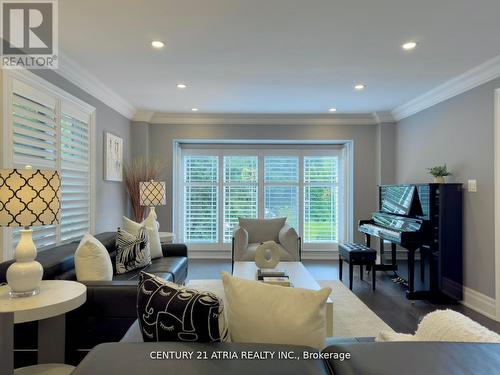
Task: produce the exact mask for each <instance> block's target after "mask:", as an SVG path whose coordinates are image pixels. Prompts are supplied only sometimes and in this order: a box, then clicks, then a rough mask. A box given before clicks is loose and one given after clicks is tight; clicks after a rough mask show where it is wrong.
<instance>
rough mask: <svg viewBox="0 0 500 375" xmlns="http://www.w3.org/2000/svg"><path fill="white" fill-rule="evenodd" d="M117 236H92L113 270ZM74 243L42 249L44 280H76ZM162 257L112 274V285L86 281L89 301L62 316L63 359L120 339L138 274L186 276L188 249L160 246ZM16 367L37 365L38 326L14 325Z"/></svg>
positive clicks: (178, 279)
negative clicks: (106, 251)
mask: <svg viewBox="0 0 500 375" xmlns="http://www.w3.org/2000/svg"><path fill="white" fill-rule="evenodd" d="M115 236H116V233H115V232H106V233H101V234H98V235H96V236H95V237H96V238H97V239H98V240H99V241H101V243H102V244H103V245H104V246H105V247H106V249H107V250H108V251H109V254H110V256H111V260H112V263H113V268H114V266H115V257H116V246H115ZM78 243H79V242H78V241H76V242H72V243H69V244H64V245H59V246H54V247H51V248H48V249H44V250H43V251H40V252H39V253H38V256H37V261H38V262H40V263H41V264H42V266H43V269H44V275H43V278H44V279H45V280H76V273H75V261H74V253H75V251H76V249H77V247H78ZM162 250H163V257H162V258H158V259H153V261H152V263H151V264H150V265H148V266H146V267H144V268H143V269H138V270H134V271H131V272H128V273H125V274H121V275H117V274H116V270H115V269H114V271H115V272H114V273H115V275H114V276H113V280H112V281H98V282H85V283H84V284H86V285H87V301H86V303H85V304H84V305H83V306H81V307H80V308H78V309H76V310H74V311H72V312H70V313H68V314H66V361H67V362H68V363H73V364H76V363H78V362H79V361H80V360H81V359H82V358H83V357H84V356H85V354H86V353H87V352H88V351H89V350H90V349H92V348H93V347H94V346H95V345H97V344H100V343H104V342H113V341H119V340H120V339H121V338H122V337H123V335H124V334H125V332H127V330H128V328H129V327H130V325H131V324H132V323H133V322H134V321H135V320H136V319H137V313H136V306H135V304H136V296H137V282H138V276H139V273H140V271H141V270H144V271H147V272H150V273H154V274H157V275H158V276H160V277H162V278H164V279H166V280H169V281H172V282H175V283H179V284H181V283H183V282H184V281H185V279H186V277H187V272H188V259H187V247H186V246H185V245H183V244H164V245H162ZM12 262H13V261H8V262H4V263H0V284H2V283H5V282H6V279H5V274H6V272H7V268H8V267H9V266H10V264H11V263H12ZM14 335H15V342H14V346H15V349H16V352H15V365H16V367H18V366H21V365H23V366H24V365H30V364H34V363H36V356H37V352H36V347H37V323H36V322H33V323H25V324H17V325H16V327H15V332H14Z"/></svg>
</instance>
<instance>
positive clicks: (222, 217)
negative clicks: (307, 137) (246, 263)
mask: <svg viewBox="0 0 500 375" xmlns="http://www.w3.org/2000/svg"><path fill="white" fill-rule="evenodd" d="M178 160H179V165H178V168H177V175H176V178H177V181H178V184H177V187H176V189H177V192H176V199H175V200H176V204H177V206H176V210H175V213H174V215H175V217H176V218H177V219H178V221H177V222H176V232H177V235H178V236H179V238H180V239H181V241H184V242H186V243H188V244H189V245H190V247H191V248H192V249H199V250H205V249H207V250H210V249H218V250H223V249H227V248H229V245H230V243H231V239H232V233H233V229H234V227H235V226H237V224H238V218H239V217H246V218H275V217H286V218H287V223H288V224H289V225H290V226H292V227H293V228H295V229H296V230H297V232H298V233H299V235H300V236H301V237H302V240H303V244H304V245H303V249H304V250H305V251H307V250H308V249H309V250H328V249H329V250H332V249H334V248H336V244H337V243H338V242H339V240H343V238H344V237H345V233H346V231H345V229H346V226H345V225H344V221H345V220H346V219H347V217H346V214H345V212H344V211H345V210H344V208H345V207H346V205H345V200H346V199H347V195H346V191H347V190H346V188H345V182H346V180H347V179H346V178H345V175H344V174H345V163H346V153H345V147H344V146H342V145H332V146H322V147H317V146H311V145H286V146H285V145H279V146H276V145H266V144H262V145H230V144H225V145H217V146H216V145H208V144H207V145H194V144H190V145H181V146H180V157H179V159H178Z"/></svg>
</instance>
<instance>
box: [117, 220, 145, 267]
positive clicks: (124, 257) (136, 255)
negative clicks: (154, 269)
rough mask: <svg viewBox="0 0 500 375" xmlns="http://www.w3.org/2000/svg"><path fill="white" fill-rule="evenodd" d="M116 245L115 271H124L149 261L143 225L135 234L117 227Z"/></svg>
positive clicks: (142, 265)
mask: <svg viewBox="0 0 500 375" xmlns="http://www.w3.org/2000/svg"><path fill="white" fill-rule="evenodd" d="M116 247H117V251H116V273H126V272H129V271H132V270H135V269H137V268H142V267H145V266H147V265H148V264H150V263H151V251H150V249H149V239H148V235H147V233H146V229H145V228H144V227H143V228H141V229H140V230H139V233H137V235H136V236H134V235H132V234H130V233H128V232H126V231H124V230H123V229H120V228H118V234H117V235H116Z"/></svg>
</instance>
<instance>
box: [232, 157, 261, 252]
mask: <svg viewBox="0 0 500 375" xmlns="http://www.w3.org/2000/svg"><path fill="white" fill-rule="evenodd" d="M257 210H258V205H257V156H225V157H224V242H226V243H230V242H231V240H232V237H233V230H234V228H235V227H236V226H237V225H238V218H240V217H245V218H257Z"/></svg>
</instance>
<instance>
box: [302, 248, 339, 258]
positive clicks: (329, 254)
mask: <svg viewBox="0 0 500 375" xmlns="http://www.w3.org/2000/svg"><path fill="white" fill-rule="evenodd" d="M337 259H339V252H338V251H337V250H334V251H314V250H308V251H303V250H302V260H337Z"/></svg>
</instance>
